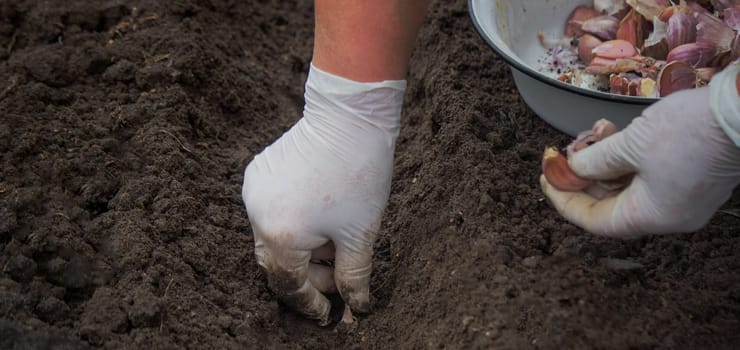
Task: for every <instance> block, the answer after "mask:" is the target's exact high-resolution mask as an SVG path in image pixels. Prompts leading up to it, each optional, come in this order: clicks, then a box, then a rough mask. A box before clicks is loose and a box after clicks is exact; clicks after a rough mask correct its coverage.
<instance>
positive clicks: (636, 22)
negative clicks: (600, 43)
mask: <svg viewBox="0 0 740 350" xmlns="http://www.w3.org/2000/svg"><path fill="white" fill-rule="evenodd" d="M646 32H647V28H646V22H645V18H643V17H642V15H640V14H639V13H637V12H636V11H635V10H630V12H629V13H627V15H626V16H624V18H622V21H620V22H619V29H617V39H621V40H626V41H628V42H630V43H631V44H632V45H633V46H635V47H642V45H643V42H644V38H645V33H646Z"/></svg>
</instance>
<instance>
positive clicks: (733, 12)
mask: <svg viewBox="0 0 740 350" xmlns="http://www.w3.org/2000/svg"><path fill="white" fill-rule="evenodd" d="M723 15H724V18H725V24H726V25H727V26H728V27H730V28H732V29H734V30H736V31H740V5H738V6H735V7H730V8H726V9H725V10H724V11H723Z"/></svg>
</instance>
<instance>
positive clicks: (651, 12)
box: [627, 0, 670, 20]
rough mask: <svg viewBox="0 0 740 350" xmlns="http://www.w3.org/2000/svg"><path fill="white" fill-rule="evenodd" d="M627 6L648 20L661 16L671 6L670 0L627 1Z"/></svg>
mask: <svg viewBox="0 0 740 350" xmlns="http://www.w3.org/2000/svg"><path fill="white" fill-rule="evenodd" d="M627 4H628V5H630V6H632V8H633V9H635V11H637V12H638V13H640V14H641V15H642V16H643V17H645V18H646V19H648V20H652V19H653V17H655V16H659V15H660V13H661V12H663V10H664V9H665V8H666V7H668V5H669V4H670V3H669V1H668V0H627Z"/></svg>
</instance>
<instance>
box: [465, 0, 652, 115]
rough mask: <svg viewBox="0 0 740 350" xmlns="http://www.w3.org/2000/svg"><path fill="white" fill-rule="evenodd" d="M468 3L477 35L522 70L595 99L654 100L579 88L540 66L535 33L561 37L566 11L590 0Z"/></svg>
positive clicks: (542, 50) (544, 54)
mask: <svg viewBox="0 0 740 350" xmlns="http://www.w3.org/2000/svg"><path fill="white" fill-rule="evenodd" d="M468 4H469V6H470V7H471V9H470V10H471V14H472V16H473V20H474V21H475V22H476V23H475V24H476V26H477V27H478V30H479V32H480V33H481V35H482V36H483V37H484V38H485V39H486V40H487V41H488V42H489V43H490V44H491V45H492V46H493V48H494V49H495V50H496V51H497V52H498V53H499V55H501V56H503V58H504V59H505V60H506V61H507V62H508V63H509V64H511V65H512V66H514V67H515V68H516V69H518V70H520V71H522V72H523V73H525V74H527V75H529V76H532V77H533V78H536V79H538V80H541V81H543V82H545V83H547V84H550V85H554V86H557V87H559V88H562V89H566V90H570V91H572V92H575V93H578V94H582V95H588V96H590V97H595V98H598V99H605V100H610V101H617V102H622V103H637V104H651V103H653V102H655V101H656V100H657V99H655V98H647V97H638V96H623V95H617V94H611V93H606V92H601V91H596V90H588V89H583V88H579V87H576V86H573V85H570V84H567V83H563V82H561V81H559V80H557V79H555V77H556V76H557V75H558V73H557V72H553V73H550V72H544V70H542V69H541V68H542V63H541V61H542V60H543V59H544V58H546V57H547V49H545V48H544V47H543V46H542V44H540V41H539V39H538V38H537V33H538V32H539V31H542V32H544V33H545V36H546V37H548V38H553V39H557V38H560V37H562V36H563V29H564V28H565V22H566V20H567V18H568V16H569V15H570V12H571V11H573V9H574V8H575V7H576V6H578V5H593V0H538V1H527V0H469V2H468Z"/></svg>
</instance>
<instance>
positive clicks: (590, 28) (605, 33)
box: [581, 16, 619, 40]
mask: <svg viewBox="0 0 740 350" xmlns="http://www.w3.org/2000/svg"><path fill="white" fill-rule="evenodd" d="M617 28H619V20H618V19H617V18H616V17H613V16H597V17H593V18H590V19H588V20H586V21H584V22H583V24H582V25H581V30H582V31H583V32H585V33H589V34H592V35H594V36H596V37H598V38H599V39H601V40H612V39H614V38H616V37H617Z"/></svg>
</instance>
